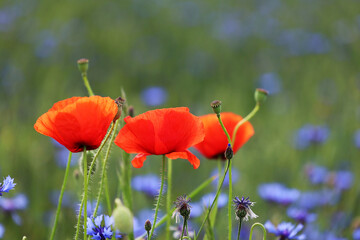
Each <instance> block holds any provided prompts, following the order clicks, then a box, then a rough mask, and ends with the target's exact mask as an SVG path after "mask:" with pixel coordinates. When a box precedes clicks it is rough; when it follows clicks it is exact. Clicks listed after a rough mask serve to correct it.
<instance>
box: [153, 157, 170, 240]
mask: <svg viewBox="0 0 360 240" xmlns="http://www.w3.org/2000/svg"><path fill="white" fill-rule="evenodd" d="M165 163H166V161H165V155H163V159H162V171H161V185H160V191H159V196H158V199H157V203H156V208H155V216H154V224H153V226H154V227H152V228H151V233H150V237H149V240H150V239H151V237H152V235H153V233H154V230H155V228H156V219H157V215H158V211H159V206H160V200H161V194H162V191H163V188H164V177H165Z"/></svg>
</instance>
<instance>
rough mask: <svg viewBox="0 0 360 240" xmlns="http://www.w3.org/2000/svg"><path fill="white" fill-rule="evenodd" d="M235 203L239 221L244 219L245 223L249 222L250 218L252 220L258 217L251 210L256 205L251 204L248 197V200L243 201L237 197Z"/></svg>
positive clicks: (243, 199)
mask: <svg viewBox="0 0 360 240" xmlns="http://www.w3.org/2000/svg"><path fill="white" fill-rule="evenodd" d="M233 203H234V207H235V215H236V219H237V220H240V219H244V220H245V221H247V220H249V217H250V219H252V218H257V217H258V215H256V214H255V213H254V212H253V211H252V210H251V207H252V206H253V205H254V202H251V201H250V200H249V197H247V198H246V199H245V198H244V197H242V198H241V199H239V198H238V197H235V198H234V199H233Z"/></svg>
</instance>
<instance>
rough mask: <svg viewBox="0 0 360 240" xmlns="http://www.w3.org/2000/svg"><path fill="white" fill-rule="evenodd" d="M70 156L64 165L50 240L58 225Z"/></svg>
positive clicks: (70, 153)
mask: <svg viewBox="0 0 360 240" xmlns="http://www.w3.org/2000/svg"><path fill="white" fill-rule="evenodd" d="M71 155H72V152H69V157H68V161H67V164H66V170H65V176H64V180H63V184H62V186H61V191H60V196H59V201H58V206H57V210H56V215H55V221H54V226H53V228H52V231H51V236H50V240H53V239H54V236H55V230H56V227H57V223H58V220H59V215H60V209H61V203H62V198H63V195H64V191H65V186H66V182H67V178H68V176H69V169H70V162H71Z"/></svg>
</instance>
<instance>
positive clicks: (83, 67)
mask: <svg viewBox="0 0 360 240" xmlns="http://www.w3.org/2000/svg"><path fill="white" fill-rule="evenodd" d="M77 64H78V68H79V71H80V72H81V74H82V75H86V73H87V71H88V68H89V60H88V59H86V58H82V59H79V60H78V61H77Z"/></svg>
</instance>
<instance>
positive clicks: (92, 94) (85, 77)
mask: <svg viewBox="0 0 360 240" xmlns="http://www.w3.org/2000/svg"><path fill="white" fill-rule="evenodd" d="M81 76H82V79H83V81H84V84H85V87H86V89H87V91H88V93H89V96H94V92H93V90H92V89H91V86H90V83H89V80H88V78H87V75H86V73H83V74H81Z"/></svg>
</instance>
